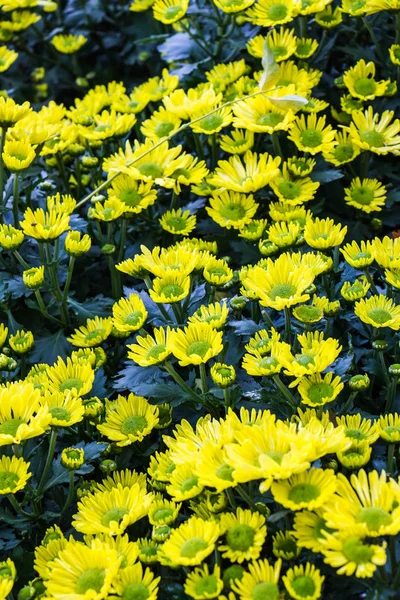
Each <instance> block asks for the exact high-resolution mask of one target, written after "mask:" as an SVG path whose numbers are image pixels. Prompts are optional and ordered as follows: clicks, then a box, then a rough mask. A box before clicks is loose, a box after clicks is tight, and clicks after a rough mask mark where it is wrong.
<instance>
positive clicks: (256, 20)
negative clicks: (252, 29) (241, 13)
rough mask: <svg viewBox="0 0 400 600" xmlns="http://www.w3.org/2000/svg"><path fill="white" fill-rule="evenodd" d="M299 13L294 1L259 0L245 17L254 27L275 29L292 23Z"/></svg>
mask: <svg viewBox="0 0 400 600" xmlns="http://www.w3.org/2000/svg"><path fill="white" fill-rule="evenodd" d="M297 13H298V9H297V5H296V4H295V2H292V0H259V1H258V2H257V4H256V5H255V6H254V7H252V8H250V9H249V10H247V11H246V12H245V16H246V20H248V21H251V23H253V24H254V25H261V27H275V26H276V25H283V24H284V23H288V22H290V21H292V20H293V18H294V17H295V16H296V14H297Z"/></svg>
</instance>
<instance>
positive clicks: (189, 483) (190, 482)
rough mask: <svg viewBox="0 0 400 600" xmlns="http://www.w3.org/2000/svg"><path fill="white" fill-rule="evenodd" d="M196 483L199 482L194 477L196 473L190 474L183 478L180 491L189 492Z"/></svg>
mask: <svg viewBox="0 0 400 600" xmlns="http://www.w3.org/2000/svg"><path fill="white" fill-rule="evenodd" d="M198 483H199V478H198V477H196V475H192V476H191V477H188V478H187V479H185V481H184V482H183V483H182V485H181V491H182V492H183V493H186V492H190V490H192V489H193V488H194V487H196V486H197V484H198Z"/></svg>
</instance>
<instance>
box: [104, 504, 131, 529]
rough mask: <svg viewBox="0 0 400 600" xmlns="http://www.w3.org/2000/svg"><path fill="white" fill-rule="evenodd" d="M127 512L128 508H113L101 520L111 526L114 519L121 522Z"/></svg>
mask: <svg viewBox="0 0 400 600" xmlns="http://www.w3.org/2000/svg"><path fill="white" fill-rule="evenodd" d="M127 514H128V510H127V509H126V508H113V509H111V510H109V511H107V512H106V513H105V515H104V516H103V518H102V520H101V522H102V524H103V525H105V526H106V527H109V525H110V523H111V522H112V521H114V522H115V523H119V522H120V521H122V519H123V517H124V516H125V515H127Z"/></svg>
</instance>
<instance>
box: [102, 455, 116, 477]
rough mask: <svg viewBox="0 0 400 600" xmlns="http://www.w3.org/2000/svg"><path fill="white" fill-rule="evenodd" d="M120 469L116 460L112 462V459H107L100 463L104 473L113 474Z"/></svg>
mask: <svg viewBox="0 0 400 600" xmlns="http://www.w3.org/2000/svg"><path fill="white" fill-rule="evenodd" d="M117 468H118V465H117V463H116V462H115V460H111V459H110V458H106V459H105V460H102V461H101V463H100V471H101V472H102V473H106V474H107V473H112V472H113V471H116V470H117Z"/></svg>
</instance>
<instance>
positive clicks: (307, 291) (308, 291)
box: [304, 283, 317, 295]
mask: <svg viewBox="0 0 400 600" xmlns="http://www.w3.org/2000/svg"><path fill="white" fill-rule="evenodd" d="M316 291H317V286H316V285H314V284H313V283H312V284H311V285H309V286H308V288H307V289H305V290H304V293H305V294H310V295H311V294H315V292H316Z"/></svg>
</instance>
